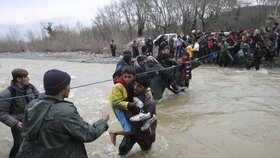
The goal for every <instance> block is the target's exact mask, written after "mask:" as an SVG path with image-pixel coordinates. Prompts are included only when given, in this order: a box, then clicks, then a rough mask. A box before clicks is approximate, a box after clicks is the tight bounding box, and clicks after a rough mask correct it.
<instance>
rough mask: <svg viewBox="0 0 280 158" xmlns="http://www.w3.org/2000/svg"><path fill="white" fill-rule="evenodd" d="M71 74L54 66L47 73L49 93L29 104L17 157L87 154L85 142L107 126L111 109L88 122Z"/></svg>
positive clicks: (82, 156) (71, 157)
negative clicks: (74, 93)
mask: <svg viewBox="0 0 280 158" xmlns="http://www.w3.org/2000/svg"><path fill="white" fill-rule="evenodd" d="M70 81H71V78H70V76H69V75H68V74H67V73H66V72H63V71H60V70H57V69H52V70H48V71H47V72H46V73H45V74H44V79H43V82H44V89H45V94H42V95H40V96H39V98H38V99H35V100H33V101H32V102H31V103H30V104H28V106H27V107H26V110H25V114H24V118H23V125H24V126H23V129H22V136H23V138H24V140H23V143H22V145H21V147H20V150H19V152H18V154H17V158H35V157H36V158H41V157H53V158H55V157H59V158H77V157H79V158H86V157H87V153H86V149H85V145H84V143H86V142H92V141H94V140H96V139H97V138H98V137H99V136H101V135H102V134H103V133H104V132H105V131H106V130H107V129H108V124H107V121H108V120H109V113H108V112H105V113H104V114H103V116H102V119H100V120H98V121H97V122H95V123H93V124H92V125H91V124H89V123H87V122H85V121H84V119H83V118H82V117H81V116H80V115H79V113H78V111H77V109H76V107H75V106H74V104H73V103H72V102H69V101H66V100H64V99H65V98H68V96H69V93H70Z"/></svg>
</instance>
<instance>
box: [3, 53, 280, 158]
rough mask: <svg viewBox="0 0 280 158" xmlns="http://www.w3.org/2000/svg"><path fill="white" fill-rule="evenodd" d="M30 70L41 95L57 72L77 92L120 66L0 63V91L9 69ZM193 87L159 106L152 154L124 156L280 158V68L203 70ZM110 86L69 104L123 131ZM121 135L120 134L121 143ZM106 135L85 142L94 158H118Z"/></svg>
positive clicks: (7, 138)
mask: <svg viewBox="0 0 280 158" xmlns="http://www.w3.org/2000/svg"><path fill="white" fill-rule="evenodd" d="M16 67H20V68H24V69H27V70H28V71H29V73H30V75H29V77H30V83H32V84H34V85H35V86H36V87H37V88H38V89H39V91H40V92H43V80H42V78H43V74H44V73H45V72H46V71H47V70H49V69H52V68H56V69H61V70H64V71H66V72H68V73H69V74H70V75H71V77H72V82H71V86H72V87H76V86H80V85H86V84H90V83H95V82H98V81H104V80H107V79H110V78H111V75H112V73H113V71H114V69H115V64H94V63H77V62H65V61H48V60H32V59H9V58H6V59H5V58H0V90H3V89H4V88H6V87H7V86H8V85H9V84H10V80H11V79H12V77H11V71H12V69H13V68H16ZM192 74H193V79H192V80H191V82H190V88H189V89H188V90H187V91H186V92H183V93H179V94H178V95H175V94H173V93H171V92H170V91H168V90H166V91H165V93H164V97H163V99H162V100H161V101H159V102H158V103H157V114H158V128H157V136H156V137H157V138H156V142H155V143H154V144H153V146H152V149H151V150H150V151H148V152H142V151H141V150H140V147H139V146H138V145H137V144H135V145H134V147H133V149H132V151H131V152H130V153H129V154H128V155H127V156H126V157H131V158H132V157H133V158H138V157H139V158H140V157H141V158H151V157H155V158H279V157H280V69H279V68H271V69H265V68H261V69H260V70H259V71H255V70H253V69H251V70H246V69H245V68H220V67H217V66H211V65H203V66H201V67H199V68H197V69H195V70H193V72H192ZM111 88H112V82H110V81H109V82H104V83H100V84H93V85H90V86H85V87H81V88H76V89H72V91H71V94H70V97H69V98H68V99H67V100H69V101H72V102H74V103H75V105H76V107H77V109H78V111H79V113H80V115H81V116H82V117H83V118H84V119H85V120H86V121H88V122H89V123H93V122H94V121H96V120H98V119H99V118H100V117H101V113H102V112H104V111H109V112H110V120H109V125H110V129H121V127H120V125H119V123H118V121H117V120H116V118H115V116H114V115H113V112H112V110H111V109H110V106H109V103H108V100H107V96H108V93H109V92H110V90H111ZM0 135H1V137H0V157H1V158H6V157H8V154H9V151H10V148H11V146H12V136H11V132H10V128H8V127H7V126H5V125H4V124H3V123H0ZM121 139H122V137H121V136H119V137H117V146H118V145H119V144H120V141H121ZM117 146H113V145H112V143H111V142H110V139H109V135H108V132H106V133H104V134H103V135H102V136H101V137H100V138H99V139H98V140H96V141H94V142H91V143H87V144H86V148H87V152H88V156H89V157H90V158H114V157H119V156H118V147H117Z"/></svg>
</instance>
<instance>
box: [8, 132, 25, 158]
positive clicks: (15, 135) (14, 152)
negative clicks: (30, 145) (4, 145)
mask: <svg viewBox="0 0 280 158" xmlns="http://www.w3.org/2000/svg"><path fill="white" fill-rule="evenodd" d="M11 131H12V135H13V139H14V144H13V147H12V149H11V151H10V155H9V158H15V157H16V155H17V153H18V150H19V148H20V145H21V143H22V140H23V139H22V137H21V131H20V130H18V129H17V128H15V127H12V128H11Z"/></svg>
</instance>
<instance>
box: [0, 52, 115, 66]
mask: <svg viewBox="0 0 280 158" xmlns="http://www.w3.org/2000/svg"><path fill="white" fill-rule="evenodd" d="M0 58H17V59H18V58H20V59H38V60H61V61H69V62H85V63H102V64H114V63H117V61H118V60H119V59H120V58H121V57H112V56H111V55H110V54H105V53H104V54H97V53H94V52H81V51H79V52H21V53H11V52H6V53H0Z"/></svg>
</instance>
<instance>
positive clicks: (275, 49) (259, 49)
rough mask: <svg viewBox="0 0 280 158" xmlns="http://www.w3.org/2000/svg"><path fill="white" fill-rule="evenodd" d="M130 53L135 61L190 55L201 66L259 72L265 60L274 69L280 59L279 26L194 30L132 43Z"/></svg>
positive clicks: (113, 50)
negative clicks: (242, 68) (237, 29)
mask: <svg viewBox="0 0 280 158" xmlns="http://www.w3.org/2000/svg"><path fill="white" fill-rule="evenodd" d="M112 43H113V44H114V45H113V46H112V44H111V52H112V55H113V56H114V55H115V54H113V52H115V50H116V44H115V43H114V42H113V41H112ZM113 48H114V49H113ZM155 48H157V51H155ZM131 51H132V57H134V58H136V57H137V56H139V55H146V56H155V57H156V58H157V59H158V58H161V56H162V54H168V58H171V59H173V60H175V61H178V59H180V58H181V57H182V55H183V54H185V53H187V54H188V55H189V58H190V59H191V60H192V59H196V58H198V59H199V60H200V61H201V62H202V63H207V64H218V65H219V66H221V67H228V66H245V67H246V68H247V69H250V68H251V67H255V69H256V70H258V69H259V66H260V63H261V61H263V59H264V61H266V62H267V63H269V64H270V65H271V66H273V65H274V63H275V57H278V56H279V51H280V26H279V24H278V23H274V25H273V26H272V27H271V28H268V27H265V28H261V29H252V30H246V31H243V30H242V31H231V32H224V31H223V30H220V31H218V32H207V33H204V32H201V31H199V30H197V31H196V30H193V31H191V32H190V33H188V34H181V35H176V37H175V36H174V35H173V36H169V35H168V34H162V35H161V36H160V37H159V38H157V39H155V40H154V41H153V40H152V39H151V38H145V41H143V40H142V41H137V40H135V41H133V43H132V45H131Z"/></svg>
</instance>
